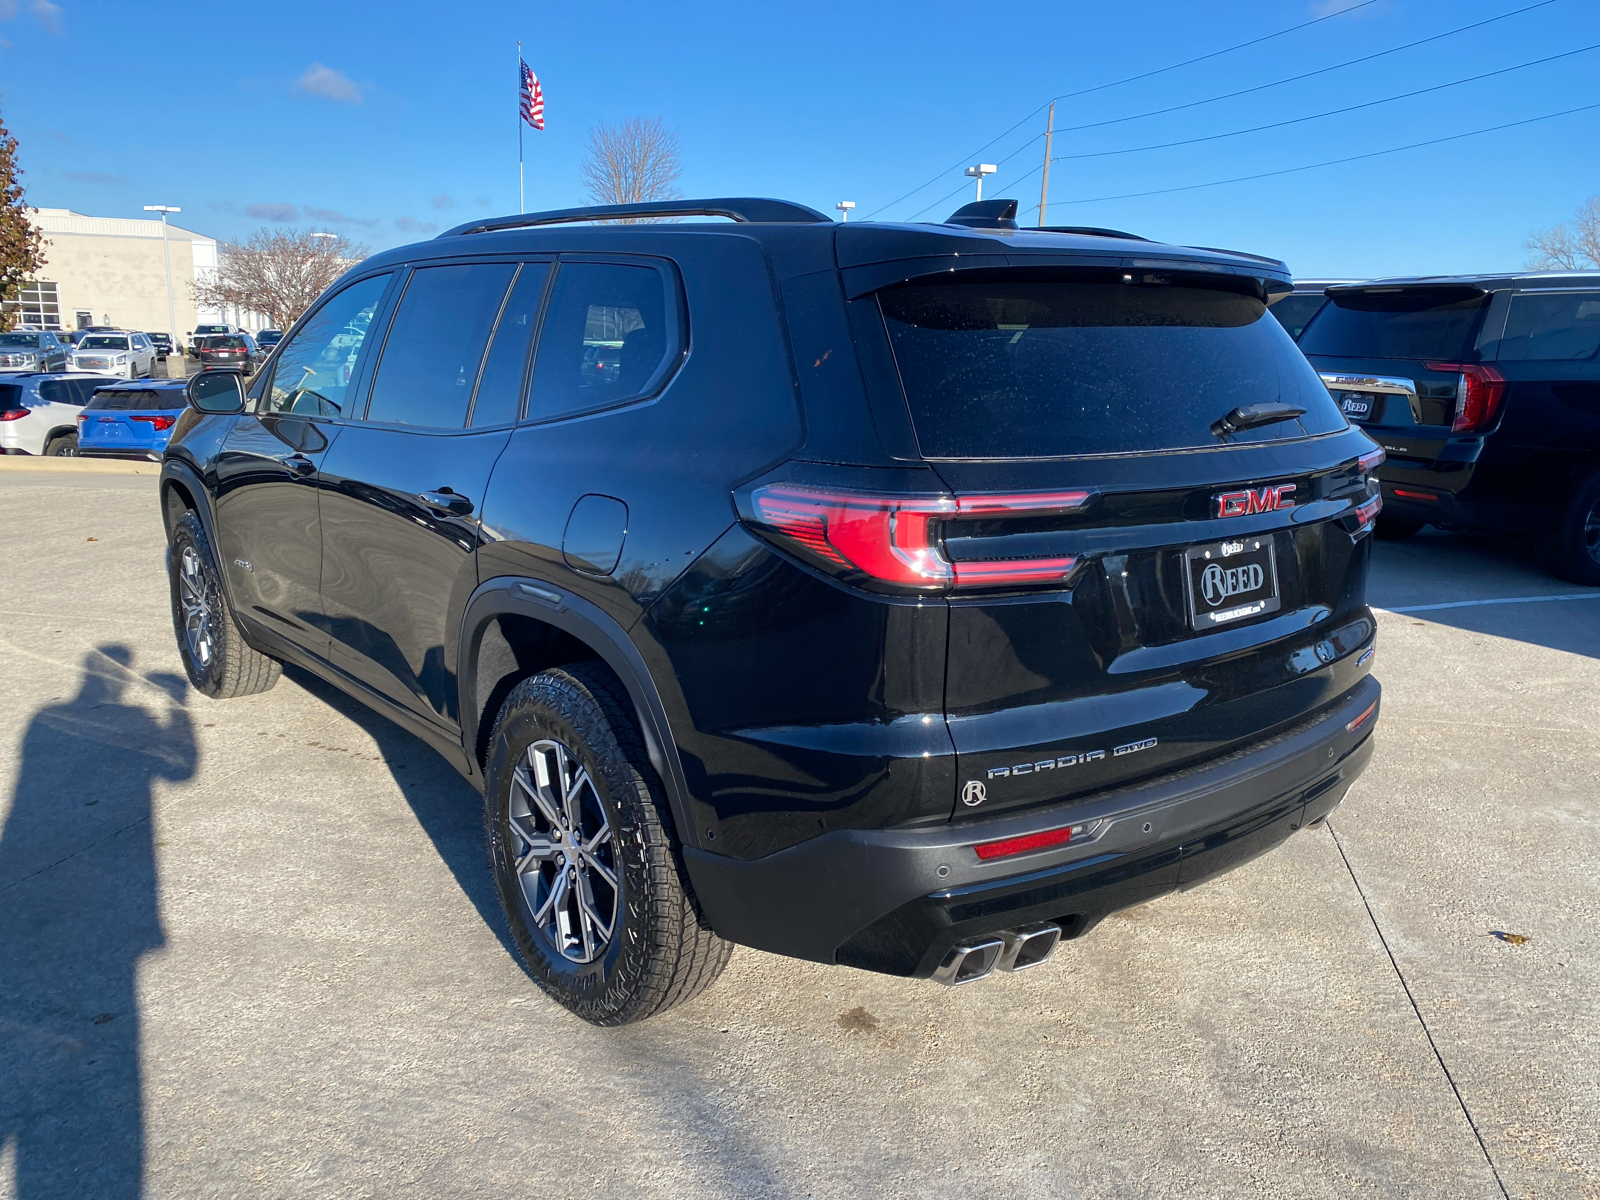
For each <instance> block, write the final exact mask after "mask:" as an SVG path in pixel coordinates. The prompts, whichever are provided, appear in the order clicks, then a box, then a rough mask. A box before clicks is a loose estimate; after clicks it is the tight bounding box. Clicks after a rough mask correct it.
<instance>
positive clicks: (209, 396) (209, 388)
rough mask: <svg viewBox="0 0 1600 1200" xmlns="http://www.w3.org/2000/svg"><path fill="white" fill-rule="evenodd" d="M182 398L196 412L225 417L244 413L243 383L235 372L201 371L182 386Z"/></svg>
mask: <svg viewBox="0 0 1600 1200" xmlns="http://www.w3.org/2000/svg"><path fill="white" fill-rule="evenodd" d="M183 398H184V399H185V400H187V401H188V402H189V407H190V408H192V409H194V410H195V411H196V412H203V413H208V414H210V415H212V416H227V415H228V414H230V413H236V412H243V411H244V381H243V380H241V379H240V378H239V374H238V372H237V371H201V372H200V374H198V375H196V376H194V377H193V378H191V379H190V380H189V382H188V384H186V385H185V386H184V389H183Z"/></svg>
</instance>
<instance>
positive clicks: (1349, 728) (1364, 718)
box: [1344, 700, 1378, 733]
mask: <svg viewBox="0 0 1600 1200" xmlns="http://www.w3.org/2000/svg"><path fill="white" fill-rule="evenodd" d="M1377 711H1378V702H1377V701H1376V700H1374V701H1373V702H1372V703H1371V704H1369V705H1367V709H1366V711H1365V712H1363V713H1362V714H1361V715H1360V716H1359V717H1357V718H1356V719H1355V720H1354V721H1351V722H1350V723H1349V724H1348V725H1346V726H1345V727H1344V731H1345V732H1346V733H1354V732H1355V731H1356V730H1358V729H1360V728H1361V727H1362V726H1363V725H1365V724H1366V723H1367V722H1368V721H1370V720H1372V714H1373V713H1375V712H1377Z"/></svg>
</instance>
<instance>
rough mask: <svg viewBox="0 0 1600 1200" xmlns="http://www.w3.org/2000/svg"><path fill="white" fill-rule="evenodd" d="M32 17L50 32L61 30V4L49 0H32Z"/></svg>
mask: <svg viewBox="0 0 1600 1200" xmlns="http://www.w3.org/2000/svg"><path fill="white" fill-rule="evenodd" d="M33 19H34V20H35V21H38V22H39V24H41V25H43V26H44V27H45V28H46V29H48V30H49V31H50V32H51V33H60V32H61V6H60V5H59V4H52V3H50V0H33Z"/></svg>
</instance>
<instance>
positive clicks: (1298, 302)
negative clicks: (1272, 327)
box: [1267, 292, 1328, 341]
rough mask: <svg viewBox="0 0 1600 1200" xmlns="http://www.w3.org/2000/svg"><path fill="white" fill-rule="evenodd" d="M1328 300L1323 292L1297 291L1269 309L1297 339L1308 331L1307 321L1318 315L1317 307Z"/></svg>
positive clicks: (1291, 335)
mask: <svg viewBox="0 0 1600 1200" xmlns="http://www.w3.org/2000/svg"><path fill="white" fill-rule="evenodd" d="M1327 302H1328V298H1327V297H1326V296H1324V295H1323V294H1322V293H1321V292H1295V293H1293V294H1292V295H1288V296H1285V297H1284V298H1283V299H1281V300H1279V301H1278V302H1277V303H1276V304H1274V305H1273V306H1272V307H1271V308H1269V309H1268V310H1267V311H1268V312H1270V313H1271V314H1272V315H1273V316H1275V317H1277V318H1278V324H1280V325H1282V326H1283V327H1284V328H1285V329H1286V330H1288V331H1289V336H1290V337H1292V338H1294V339H1296V340H1297V341H1298V340H1299V338H1300V335H1301V334H1302V333H1304V332H1305V331H1306V322H1308V321H1310V320H1311V318H1312V317H1314V316H1316V315H1317V309H1319V308H1321V307H1322V306H1323V305H1324V304H1326V303H1327Z"/></svg>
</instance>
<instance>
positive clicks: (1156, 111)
mask: <svg viewBox="0 0 1600 1200" xmlns="http://www.w3.org/2000/svg"><path fill="white" fill-rule="evenodd" d="M1555 2H1556V0H1539V2H1538V3H1537V4H1530V5H1528V6H1527V7H1526V8H1518V9H1513V10H1512V11H1511V12H1505V13H1501V14H1500V15H1499V16H1497V17H1487V18H1485V19H1484V20H1482V21H1474V22H1473V23H1472V24H1470V25H1462V26H1460V27H1459V28H1456V29H1450V30H1446V31H1445V32H1444V33H1436V34H1434V35H1433V36H1432V37H1425V38H1420V39H1418V40H1417V41H1415V42H1407V43H1406V44H1405V45H1403V46H1394V47H1392V48H1391V49H1388V50H1379V51H1377V52H1376V53H1375V54H1364V55H1362V56H1361V57H1360V58H1352V59H1349V60H1347V61H1345V62H1342V63H1334V64H1333V66H1331V67H1318V68H1317V69H1316V70H1315V71H1307V72H1306V73H1305V74H1303V75H1291V76H1289V77H1288V78H1287V79H1275V80H1273V81H1272V82H1271V83H1258V84H1256V85H1255V86H1254V87H1247V88H1241V89H1240V90H1239V91H1237V92H1224V93H1223V94H1222V95H1220V96H1207V97H1206V98H1205V99H1204V100H1191V101H1189V102H1188V103H1187V104H1174V105H1172V106H1171V107H1170V108H1153V109H1151V110H1150V111H1149V112H1142V113H1134V114H1133V115H1132V116H1127V117H1111V118H1109V119H1107V120H1104V121H1090V122H1089V123H1088V124H1087V125H1068V126H1065V127H1064V128H1061V129H1058V130H1056V132H1057V133H1076V132H1078V131H1079V130H1083V129H1101V128H1104V127H1105V126H1107V125H1121V124H1124V123H1125V122H1128V121H1142V120H1144V118H1146V117H1160V116H1164V115H1166V114H1167V113H1175V112H1182V111H1184V110H1185V109H1189V108H1199V107H1200V106H1201V105H1202V104H1215V103H1216V102H1217V101H1219V100H1232V99H1235V98H1236V97H1238V96H1248V95H1251V94H1252V93H1254V92H1264V91H1266V90H1267V89H1268V88H1275V87H1282V86H1283V85H1284V84H1286V83H1299V82H1300V81H1301V80H1302V79H1311V78H1314V77H1315V76H1318V75H1326V74H1328V72H1330V71H1341V70H1343V69H1344V68H1345V67H1353V66H1356V65H1358V64H1360V63H1364V62H1372V61H1373V60H1374V59H1378V58H1386V57H1387V56H1389V55H1391V54H1399V53H1400V52H1401V51H1402V50H1414V49H1416V47H1418V46H1426V45H1427V44H1428V43H1429V42H1437V41H1439V40H1441V39H1442V38H1447V37H1454V36H1455V35H1456V34H1458V33H1466V32H1467V31H1468V30H1471V29H1481V28H1483V26H1485V25H1493V24H1494V23H1495V22H1496V21H1504V20H1507V19H1508V18H1510V17H1518V16H1521V15H1522V14H1523V13H1527V12H1532V11H1533V10H1534V9H1536V8H1545V7H1547V6H1549V5H1551V4H1554V3H1555ZM1034 111H1035V112H1037V111H1038V110H1037V109H1035V110H1034ZM1031 115H1032V114H1030V116H1031ZM1013 128H1015V126H1013ZM1007 132H1009V130H1008V131H1007ZM1001 136H1002V137H1004V136H1005V135H1004V134H1002V135H1001ZM996 140H997V141H998V140H999V139H998V138H997V139H996Z"/></svg>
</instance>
